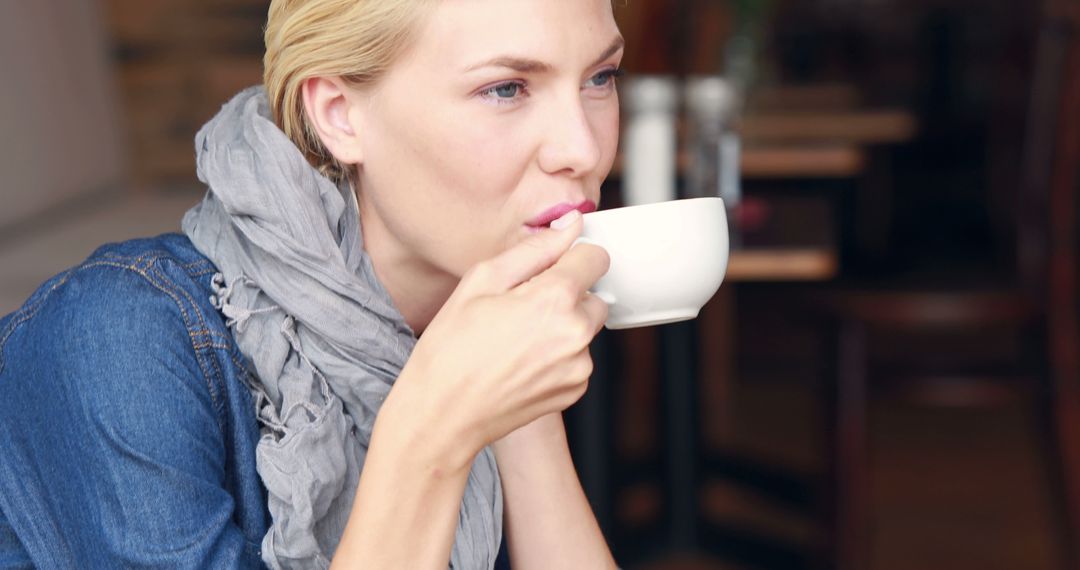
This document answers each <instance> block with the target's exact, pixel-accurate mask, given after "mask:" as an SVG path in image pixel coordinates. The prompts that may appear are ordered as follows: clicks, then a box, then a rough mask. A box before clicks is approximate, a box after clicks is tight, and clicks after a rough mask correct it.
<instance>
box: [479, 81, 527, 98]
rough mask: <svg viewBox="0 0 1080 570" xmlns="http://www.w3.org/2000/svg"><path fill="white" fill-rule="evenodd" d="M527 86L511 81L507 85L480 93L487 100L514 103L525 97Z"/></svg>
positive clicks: (496, 86)
mask: <svg viewBox="0 0 1080 570" xmlns="http://www.w3.org/2000/svg"><path fill="white" fill-rule="evenodd" d="M524 92H525V85H523V84H521V83H518V82H514V81H510V82H507V83H500V84H498V85H495V86H494V87H489V88H488V89H485V90H484V91H482V92H481V93H480V95H481V96H483V97H485V98H487V99H493V100H495V101H496V102H499V103H503V102H512V101H513V100H514V99H517V98H519V97H521V96H522V95H524Z"/></svg>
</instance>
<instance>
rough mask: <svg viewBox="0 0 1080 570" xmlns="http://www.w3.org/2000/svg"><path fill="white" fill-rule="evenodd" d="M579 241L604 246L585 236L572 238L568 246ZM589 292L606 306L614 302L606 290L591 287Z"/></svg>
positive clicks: (613, 298) (613, 296) (612, 296)
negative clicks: (572, 240) (571, 242)
mask: <svg viewBox="0 0 1080 570" xmlns="http://www.w3.org/2000/svg"><path fill="white" fill-rule="evenodd" d="M579 243H587V244H589V245H595V246H596V247H604V246H602V245H600V244H598V243H596V242H595V241H593V240H591V239H589V238H587V237H578V238H577V239H575V240H574V243H573V245H571V246H570V247H573V246H575V245H577V244H579ZM589 292H590V293H592V294H593V295H596V296H597V297H599V299H600V300H601V301H603V302H605V303H607V304H608V306H611V305H614V304H615V295H612V294H611V293H608V292H606V291H595V290H593V289H589Z"/></svg>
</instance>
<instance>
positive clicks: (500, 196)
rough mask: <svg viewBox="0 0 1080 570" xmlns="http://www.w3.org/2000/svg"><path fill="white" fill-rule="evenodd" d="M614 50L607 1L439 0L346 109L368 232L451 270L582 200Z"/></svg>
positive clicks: (605, 168) (595, 161)
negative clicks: (354, 120)
mask: <svg viewBox="0 0 1080 570" xmlns="http://www.w3.org/2000/svg"><path fill="white" fill-rule="evenodd" d="M621 57H622V38H621V36H620V35H619V31H618V28H617V27H616V25H615V20H614V17H613V15H612V8H611V1H610V0H512V1H508V0H443V1H440V2H438V3H437V5H436V7H435V8H434V9H433V11H432V13H431V14H430V15H429V17H428V18H427V19H426V20H425V21H424V22H423V23H422V25H421V28H420V29H419V33H418V34H417V35H416V38H415V40H414V41H413V44H412V45H411V46H410V48H409V49H408V50H407V51H406V52H405V53H404V54H402V56H401V57H400V58H399V60H398V61H397V62H395V64H394V66H393V67H392V68H391V69H390V70H389V72H388V73H387V74H386V75H385V76H384V77H383V78H382V79H381V80H380V82H379V83H378V84H377V85H376V86H375V88H374V89H373V90H372V91H370V92H368V93H367V96H366V99H365V101H366V104H365V108H364V109H363V110H361V111H360V112H359V113H358V116H359V120H358V125H359V131H360V133H361V134H360V137H359V139H360V140H361V143H360V144H361V145H362V163H361V164H360V165H359V167H358V180H359V187H360V191H359V196H360V204H361V213H362V222H363V224H364V230H365V231H364V233H365V237H366V238H369V243H371V240H370V238H375V242H377V243H379V246H380V247H390V248H393V249H394V251H395V252H396V256H399V257H400V256H404V257H405V258H407V260H408V261H407V262H408V263H409V264H410V265H416V267H417V268H419V269H421V270H422V271H423V272H426V273H432V272H436V273H438V274H445V275H447V276H448V277H454V278H459V277H461V275H462V274H463V273H464V272H465V271H466V270H467V269H468V268H469V267H471V266H472V265H474V264H475V263H477V262H479V261H482V260H484V259H487V258H490V257H492V256H494V255H496V254H498V253H499V252H501V251H503V250H504V249H506V248H507V247H509V246H510V245H512V244H514V243H515V242H517V241H519V240H521V239H522V238H524V237H526V236H527V235H529V234H530V233H533V232H536V231H545V230H544V229H543V225H544V224H546V223H550V221H551V220H552V219H553V216H555V217H557V215H558V214H560V213H561V212H564V211H565V210H567V209H570V208H577V209H581V210H583V211H588V210H591V209H593V208H595V207H596V204H597V203H598V202H599V200H600V184H601V182H602V181H603V180H604V178H605V177H606V176H607V174H608V172H609V171H610V169H611V165H612V162H613V160H614V158H615V150H616V146H617V143H618V132H619V103H618V96H617V94H616V91H615V81H614V80H615V74H616V71H617V69H618V66H619V62H620V60H621ZM376 234H378V235H376ZM387 242H390V243H387Z"/></svg>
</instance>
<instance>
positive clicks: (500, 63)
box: [465, 36, 626, 74]
mask: <svg viewBox="0 0 1080 570" xmlns="http://www.w3.org/2000/svg"><path fill="white" fill-rule="evenodd" d="M625 44H626V42H625V41H624V40H623V37H622V36H616V37H615V40H614V41H612V42H611V44H610V45H609V46H608V47H607V48H606V49H605V50H604V51H603V53H601V54H600V57H598V58H596V61H594V62H593V63H592V65H590V66H589V67H592V66H595V65H599V64H600V63H601V62H603V61H604V60H605V59H607V58H609V57H611V56H612V55H614V54H615V52H617V51H619V50H620V49H622V48H623V46H624V45H625ZM485 67H506V68H508V69H512V70H514V71H516V72H518V73H537V74H538V73H546V72H549V71H551V69H552V67H551V64H549V63H544V62H542V61H539V60H536V59H528V58H523V57H513V56H499V57H496V58H493V59H489V60H487V61H485V62H482V63H477V64H475V65H470V66H469V67H466V68H465V72H466V73H468V72H470V71H476V70H477V69H483V68H485Z"/></svg>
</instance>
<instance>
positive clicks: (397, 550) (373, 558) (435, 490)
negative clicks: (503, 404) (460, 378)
mask: <svg viewBox="0 0 1080 570" xmlns="http://www.w3.org/2000/svg"><path fill="white" fill-rule="evenodd" d="M400 387H401V388H403V389H405V388H406V383H404V382H403V383H401V385H400ZM402 391H403V390H396V389H395V390H394V391H391V393H390V397H388V398H387V400H386V402H385V403H384V404H383V407H382V409H381V411H380V412H379V416H378V419H377V420H376V421H375V429H374V432H373V433H372V437H371V444H370V445H369V447H368V454H367V459H366V460H365V461H364V469H363V472H362V474H361V477H360V485H359V488H358V489H357V491H356V498H355V499H354V501H353V509H352V514H351V515H350V517H349V522H348V524H347V525H346V527H345V532H344V534H343V535H342V538H341V542H340V543H339V546H338V549H337V552H335V553H334V560H333V563H332V564H331V568H335V569H337V568H364V569H382V568H386V569H397V568H417V569H422V568H438V569H445V568H446V565H447V561H448V560H449V559H450V549H451V547H452V546H453V542H454V531H455V529H456V528H457V521H458V511H459V510H460V508H461V498H462V495H463V494H464V490H465V483H466V481H467V479H468V476H469V468H470V465H471V463H472V459H473V457H474V456H475V453H471V452H469V451H466V450H464V449H462V447H463V446H461V445H460V444H458V445H456V446H455V444H454V442H447V441H441V440H440V439H439V438H438V437H437V435H438V434H437V432H435V430H431V433H423V432H422V431H421V430H422V429H423V426H422V425H418V424H417V422H416V414H415V412H413V413H410V410H408V409H407V405H405V404H402V403H401V400H402V399H403V397H402V396H401V394H402ZM395 396H398V398H395ZM455 448H457V451H453V450H454V449H455ZM448 450H450V451H448ZM451 453H455V454H456V455H457V456H456V457H455V456H453V455H451ZM404 531H407V532H404Z"/></svg>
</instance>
